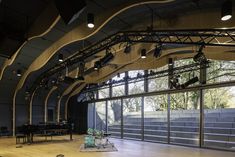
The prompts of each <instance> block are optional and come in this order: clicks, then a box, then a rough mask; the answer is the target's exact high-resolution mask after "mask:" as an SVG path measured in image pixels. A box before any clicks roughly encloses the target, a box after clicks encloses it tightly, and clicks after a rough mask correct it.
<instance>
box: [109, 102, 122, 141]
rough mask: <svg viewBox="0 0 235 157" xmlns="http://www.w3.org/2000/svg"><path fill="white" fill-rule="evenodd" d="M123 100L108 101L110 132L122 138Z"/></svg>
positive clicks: (113, 135)
mask: <svg viewBox="0 0 235 157" xmlns="http://www.w3.org/2000/svg"><path fill="white" fill-rule="evenodd" d="M121 112H122V110H121V100H112V101H108V132H109V133H111V136H112V137H119V138H120V137H121Z"/></svg>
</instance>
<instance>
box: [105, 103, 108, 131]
mask: <svg viewBox="0 0 235 157" xmlns="http://www.w3.org/2000/svg"><path fill="white" fill-rule="evenodd" d="M105 124H106V125H105V132H106V133H107V132H108V100H106V101H105Z"/></svg>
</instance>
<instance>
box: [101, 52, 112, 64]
mask: <svg viewBox="0 0 235 157" xmlns="http://www.w3.org/2000/svg"><path fill="white" fill-rule="evenodd" d="M113 58H114V55H113V54H112V53H111V52H108V53H107V54H106V55H105V56H104V57H103V58H101V59H100V64H101V66H104V65H106V64H107V63H108V62H110V61H111V60H112V59H113Z"/></svg>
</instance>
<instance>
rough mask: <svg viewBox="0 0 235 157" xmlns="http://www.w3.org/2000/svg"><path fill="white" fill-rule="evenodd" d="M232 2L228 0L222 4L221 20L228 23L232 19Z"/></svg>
mask: <svg viewBox="0 0 235 157" xmlns="http://www.w3.org/2000/svg"><path fill="white" fill-rule="evenodd" d="M232 7H233V6H232V1H231V0H227V1H225V2H224V3H223V4H222V7H221V20H222V21H227V20H229V19H231V18H232V12H233V11H232Z"/></svg>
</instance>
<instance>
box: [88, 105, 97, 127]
mask: <svg viewBox="0 0 235 157" xmlns="http://www.w3.org/2000/svg"><path fill="white" fill-rule="evenodd" d="M94 115H95V103H89V104H88V112H87V125H88V126H87V127H88V128H92V129H94V128H95V123H94V122H95V117H94Z"/></svg>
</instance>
